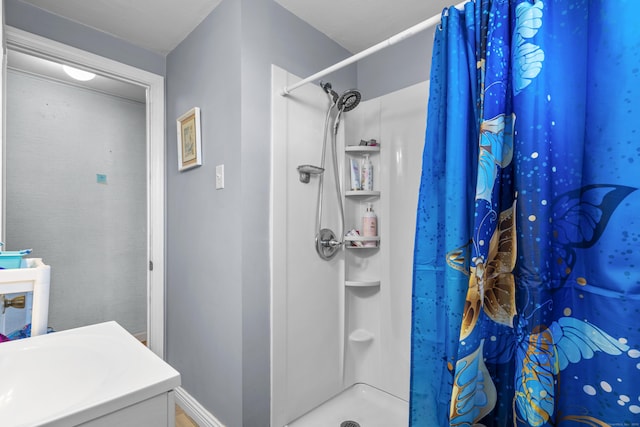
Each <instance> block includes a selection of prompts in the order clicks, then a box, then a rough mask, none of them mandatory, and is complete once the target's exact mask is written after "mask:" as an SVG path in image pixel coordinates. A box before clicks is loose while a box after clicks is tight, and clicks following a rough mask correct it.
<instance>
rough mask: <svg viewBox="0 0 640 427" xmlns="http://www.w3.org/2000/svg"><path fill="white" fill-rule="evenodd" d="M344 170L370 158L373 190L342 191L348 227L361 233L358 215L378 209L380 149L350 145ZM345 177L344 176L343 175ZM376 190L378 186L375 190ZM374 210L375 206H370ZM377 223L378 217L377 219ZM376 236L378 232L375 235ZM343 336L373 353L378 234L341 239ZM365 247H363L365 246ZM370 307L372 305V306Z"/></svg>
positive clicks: (376, 299)
mask: <svg viewBox="0 0 640 427" xmlns="http://www.w3.org/2000/svg"><path fill="white" fill-rule="evenodd" d="M344 151H345V168H346V170H350V167H351V161H352V160H357V161H358V162H360V161H361V159H362V158H363V157H364V156H365V155H370V156H369V157H370V159H372V163H373V177H374V179H373V189H372V190H352V189H350V188H346V189H345V192H344V197H345V215H346V218H348V221H349V222H350V224H351V227H353V228H356V229H358V230H360V231H361V232H362V230H361V226H362V224H361V221H362V217H361V216H362V212H363V211H364V209H365V207H366V205H367V204H368V203H371V202H373V203H374V204H376V205H378V206H380V203H379V202H380V196H381V192H380V191H379V190H377V189H376V187H377V186H378V185H379V184H378V183H379V181H378V179H379V178H380V175H379V173H380V172H379V171H380V158H379V155H378V154H379V153H380V146H379V145H377V146H362V145H351V146H346V147H345V149H344ZM347 175H348V174H347ZM378 188H379V187H378ZM374 207H375V206H374ZM378 220H379V218H378ZM378 234H380V232H378ZM344 241H345V245H344V247H345V249H346V253H345V262H346V269H345V281H344V292H345V302H346V306H345V308H344V309H345V316H346V318H347V322H346V323H345V325H344V326H345V331H344V333H345V336H346V343H348V346H347V347H348V348H352V346H355V347H356V348H357V350H354V349H353V348H352V350H351V351H356V352H359V353H358V354H360V353H361V352H362V351H374V350H373V347H371V346H372V345H374V344H375V342H376V336H377V335H378V334H379V326H378V325H376V323H375V322H372V317H371V313H372V310H371V308H373V307H374V306H375V304H377V303H376V302H375V301H378V299H379V295H380V289H381V286H382V285H381V282H380V280H379V277H377V276H378V275H379V271H378V266H377V265H376V263H375V262H374V261H372V260H374V259H377V258H378V257H379V256H380V255H379V249H380V235H378V236H371V237H370V236H366V237H365V236H345V237H344ZM365 245H366V246H365ZM372 304H374V305H373V306H372Z"/></svg>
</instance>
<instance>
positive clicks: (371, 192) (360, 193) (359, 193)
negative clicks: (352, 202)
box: [345, 190, 380, 197]
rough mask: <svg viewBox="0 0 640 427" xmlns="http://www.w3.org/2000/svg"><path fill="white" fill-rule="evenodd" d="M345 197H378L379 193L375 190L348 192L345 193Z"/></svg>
mask: <svg viewBox="0 0 640 427" xmlns="http://www.w3.org/2000/svg"><path fill="white" fill-rule="evenodd" d="M345 196H347V197H357V196H376V197H379V196H380V192H379V191H377V190H349V191H347V192H346V193H345Z"/></svg>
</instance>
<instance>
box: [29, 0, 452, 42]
mask: <svg viewBox="0 0 640 427" xmlns="http://www.w3.org/2000/svg"><path fill="white" fill-rule="evenodd" d="M22 1H23V2H24V3H29V4H31V5H33V6H36V7H38V8H41V9H44V10H47V11H49V12H51V13H54V14H56V15H59V16H62V17H65V18H67V19H70V20H73V21H76V22H79V23H82V24H84V25H87V26H89V27H92V28H95V29H98V30H100V31H103V32H106V33H108V34H111V35H113V36H115V37H118V38H121V39H124V40H127V41H129V42H130V43H132V44H134V45H136V46H139V47H142V48H145V49H147V50H151V51H153V52H157V53H160V54H163V55H166V54H167V53H169V52H171V51H172V50H173V49H174V48H175V47H176V46H177V45H178V44H179V43H180V42H181V41H182V40H184V39H185V37H186V36H187V35H188V34H189V33H190V32H191V31H192V30H193V29H194V28H195V27H196V26H198V24H200V22H202V20H203V19H204V18H205V17H206V16H207V15H208V14H209V13H210V12H211V11H212V10H213V9H215V8H216V6H218V4H220V2H221V1H222V0H135V1H132V0H56V1H51V0H22ZM274 1H275V2H276V3H278V4H280V5H281V6H282V7H284V8H285V9H288V10H289V11H290V12H292V13H293V14H294V15H296V16H298V17H299V18H300V19H302V20H303V21H306V22H307V23H309V24H310V25H311V26H313V27H315V28H316V29H318V30H319V31H321V32H322V33H324V34H326V35H327V36H328V37H329V38H331V39H333V40H335V41H336V42H337V43H338V44H340V45H341V46H343V47H344V48H346V49H347V50H349V51H350V52H352V53H356V52H359V51H361V50H364V49H366V48H368V47H370V46H373V45H374V44H376V43H378V42H380V41H383V40H385V39H387V38H389V37H391V36H392V35H394V34H397V33H399V32H400V31H402V30H405V29H406V28H409V27H410V26H412V25H414V24H417V23H418V22H420V21H423V20H425V19H427V18H429V17H431V16H433V15H436V14H439V13H440V12H441V11H442V9H443V8H444V7H446V6H450V5H451V4H452V3H453V1H455V0H274Z"/></svg>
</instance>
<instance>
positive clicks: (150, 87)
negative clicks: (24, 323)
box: [2, 27, 164, 356]
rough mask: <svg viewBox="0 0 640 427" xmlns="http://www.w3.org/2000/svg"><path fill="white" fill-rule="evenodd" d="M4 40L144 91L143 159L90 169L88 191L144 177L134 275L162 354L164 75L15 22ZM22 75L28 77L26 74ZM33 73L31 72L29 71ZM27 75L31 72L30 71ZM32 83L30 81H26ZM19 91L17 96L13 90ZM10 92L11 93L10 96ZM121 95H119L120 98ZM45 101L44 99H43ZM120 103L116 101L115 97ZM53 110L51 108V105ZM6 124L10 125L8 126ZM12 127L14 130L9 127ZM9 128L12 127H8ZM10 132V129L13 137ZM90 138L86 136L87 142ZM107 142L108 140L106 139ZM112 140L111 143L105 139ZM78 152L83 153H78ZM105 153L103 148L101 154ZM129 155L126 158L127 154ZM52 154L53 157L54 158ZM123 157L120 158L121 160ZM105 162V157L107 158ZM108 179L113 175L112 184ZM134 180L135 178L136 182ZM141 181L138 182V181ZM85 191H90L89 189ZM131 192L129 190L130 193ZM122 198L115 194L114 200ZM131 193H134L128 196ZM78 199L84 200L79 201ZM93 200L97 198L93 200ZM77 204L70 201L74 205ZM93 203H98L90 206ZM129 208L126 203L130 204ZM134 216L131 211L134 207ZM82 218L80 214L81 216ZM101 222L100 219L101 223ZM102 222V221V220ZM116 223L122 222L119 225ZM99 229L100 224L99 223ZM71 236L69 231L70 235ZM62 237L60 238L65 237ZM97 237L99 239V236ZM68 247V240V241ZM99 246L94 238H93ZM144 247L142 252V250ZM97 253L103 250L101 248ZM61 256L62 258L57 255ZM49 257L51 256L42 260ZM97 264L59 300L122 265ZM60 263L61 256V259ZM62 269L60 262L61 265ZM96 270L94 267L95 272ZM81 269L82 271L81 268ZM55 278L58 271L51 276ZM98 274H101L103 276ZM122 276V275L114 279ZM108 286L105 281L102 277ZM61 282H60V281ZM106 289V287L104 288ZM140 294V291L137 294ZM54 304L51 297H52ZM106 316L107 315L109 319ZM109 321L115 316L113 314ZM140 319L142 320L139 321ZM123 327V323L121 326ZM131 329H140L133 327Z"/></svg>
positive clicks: (92, 214)
mask: <svg viewBox="0 0 640 427" xmlns="http://www.w3.org/2000/svg"><path fill="white" fill-rule="evenodd" d="M5 36H6V40H7V47H8V50H9V51H10V55H11V54H12V53H15V54H16V56H17V55H28V56H32V57H36V58H41V59H46V60H50V61H53V62H55V63H56V64H68V65H72V66H75V67H77V68H81V69H85V70H89V71H92V72H95V73H96V74H98V75H99V76H101V77H107V78H109V79H111V80H113V81H117V82H120V83H123V84H126V85H130V86H132V87H135V88H136V89H137V90H138V91H139V92H141V93H142V104H141V105H140V107H142V109H141V110H140V109H139V111H138V112H135V105H134V104H135V102H130V104H131V106H133V107H134V108H132V109H131V111H132V113H131V114H134V115H141V117H140V119H141V120H140V123H141V126H142V129H141V130H140V143H141V145H142V147H141V152H139V153H138V157H140V160H139V162H138V163H137V164H136V163H135V162H134V164H132V166H131V168H127V167H126V166H124V165H121V166H123V167H120V169H112V172H113V173H114V175H111V178H110V175H109V173H106V170H103V171H100V170H98V169H97V168H100V166H95V165H94V167H93V169H94V170H92V178H91V179H92V183H91V184H92V187H87V188H90V192H94V193H105V192H107V191H111V190H115V188H112V187H115V184H116V182H115V181H116V180H117V179H118V177H121V176H122V175H123V174H124V172H123V171H126V170H129V171H130V172H132V175H131V176H130V177H129V179H133V180H134V181H136V180H137V181H139V180H142V183H141V185H138V186H137V187H138V188H137V189H132V191H135V192H136V194H137V196H134V197H133V198H134V199H135V198H136V197H138V198H142V199H143V200H142V201H141V202H140V203H139V204H137V205H131V206H133V209H135V210H138V211H140V210H142V213H141V212H138V215H137V217H138V218H142V221H140V220H138V221H137V223H136V224H135V225H134V228H137V229H139V228H143V230H138V231H140V234H139V237H140V239H138V240H141V242H139V243H138V247H137V248H135V245H134V249H135V252H136V253H138V254H139V255H141V259H140V260H138V262H136V264H137V267H136V268H137V270H136V272H135V273H134V275H137V276H138V280H137V283H140V282H142V284H143V286H144V287H145V288H146V289H138V290H137V291H134V293H135V292H137V293H138V294H140V293H142V294H143V295H142V298H143V300H144V301H142V303H141V306H142V309H143V310H144V309H145V308H146V313H144V314H143V316H144V317H145V318H146V322H142V323H146V331H147V334H146V338H147V342H148V345H149V347H150V348H151V349H152V350H153V351H154V352H155V353H156V354H158V355H160V356H163V355H164V354H163V353H164V79H163V78H162V77H161V76H157V75H155V74H152V73H148V72H145V71H142V70H139V69H136V68H134V67H130V66H127V65H124V64H121V63H118V62H116V61H111V60H108V59H105V58H102V57H99V56H97V55H93V54H90V53H87V52H84V51H81V50H78V49H75V48H71V47H69V46H66V45H62V44H59V43H57V42H53V41H51V40H47V39H44V38H41V37H39V36H35V35H33V34H30V33H26V32H23V31H21V30H17V29H14V28H11V27H8V28H7V31H6V34H5ZM12 77H13V76H9V79H8V80H9V82H11V78H12ZM21 77H25V76H24V75H23V76H21ZM31 77H33V76H31ZM27 78H29V76H27ZM27 86H29V85H27ZM10 92H11V88H10V87H8V88H7V91H6V93H7V94H10ZM14 96H15V95H14ZM7 97H8V96H7ZM116 98H117V97H116ZM43 102H46V101H43ZM127 102H128V101H125V102H124V103H122V105H120V106H116V107H115V108H116V109H119V108H120V107H122V106H126V105H127ZM116 103H117V102H116ZM8 108H11V105H8ZM52 111H53V110H52ZM60 120H61V121H63V120H64V123H60V124H59V125H60V127H61V128H63V129H64V128H68V129H69V132H73V129H74V123H73V122H74V121H73V117H66V118H63V117H61V118H60ZM5 129H6V127H5ZM9 130H10V129H9ZM10 131H11V130H10ZM10 135H11V133H8V136H10ZM90 142H91V141H87V143H88V144H89V143H90ZM11 143H12V142H11V141H10V140H9V141H8V142H6V144H11ZM103 144H105V143H104V142H103ZM106 144H107V145H109V144H108V143H106ZM4 148H5V152H6V153H7V154H9V153H10V152H11V150H7V147H6V146H5V147H4ZM110 148H114V147H110V146H107V147H101V149H102V150H107V152H108V150H109V149H110ZM78 154H80V153H78ZM103 155H104V153H103ZM125 158H126V157H125ZM57 160H58V161H57V162H56V163H62V162H61V161H60V159H57ZM7 161H10V160H9V159H8V158H5V159H3V162H4V163H5V172H4V176H3V183H4V184H3V204H4V203H7V202H8V200H7V195H8V194H9V191H8V190H7V187H8V186H11V185H12V184H11V182H8V181H7V170H9V169H10V168H9V167H8V166H9V165H7ZM69 161H70V162H72V163H78V162H79V163H88V162H87V159H86V157H83V156H79V157H78V158H71V159H69ZM53 162H54V159H52V163H53ZM118 162H119V163H121V162H122V158H120V160H119V161H118ZM103 164H104V162H103ZM64 167H65V166H64V164H60V165H59V167H58V171H60V169H61V168H64ZM89 170H91V167H89V169H87V171H89ZM110 179H112V180H114V181H112V182H113V185H112V187H109V186H110V185H111V183H110ZM134 181H131V182H134ZM138 184H140V183H138ZM82 195H84V196H86V190H85V193H83V194H82ZM130 196H131V195H130ZM117 198H118V197H117V196H116V199H117ZM130 198H131V197H130ZM78 202H79V203H80V202H81V200H78ZM94 203H95V202H94ZM3 207H4V209H3V212H2V213H3V220H2V225H3V228H2V237H3V238H6V237H7V236H8V235H9V234H10V233H9V230H8V229H7V227H6V226H7V225H9V223H8V219H9V216H7V215H5V213H6V212H7V205H6V204H5V205H4V206H3ZM73 207H74V206H71V208H73ZM92 208H95V206H92ZM127 209H128V208H127ZM123 215H125V214H123V213H122V212H120V213H116V214H115V216H116V217H118V216H119V217H120V219H121V217H122V216H123ZM132 216H133V212H132ZM40 217H41V218H43V220H44V221H47V216H46V213H45V212H41V213H40ZM81 217H82V215H81ZM108 218H110V216H109V215H108V213H107V214H105V213H102V214H101V213H100V209H97V210H96V209H92V210H90V211H88V212H87V215H86V217H85V218H84V221H85V222H86V223H87V224H91V222H92V221H94V222H96V223H103V222H104V221H105V220H107V219H108ZM111 219H113V220H116V221H117V220H118V218H114V217H113V216H112V217H111ZM97 225H101V224H97ZM102 225H103V224H102ZM116 227H119V225H117V224H116ZM98 228H99V227H98ZM58 231H59V232H60V233H61V234H64V230H58ZM53 236H54V237H52V236H48V239H49V240H52V241H54V240H55V233H53ZM66 237H67V238H68V237H69V236H66ZM73 238H75V239H77V242H78V243H77V245H78V246H82V245H84V244H86V242H87V236H86V235H83V233H78V235H76V236H73V237H72V239H73ZM61 240H62V239H61ZM97 240H99V238H98V239H97ZM53 245H55V242H52V246H53ZM67 246H68V243H67ZM94 246H95V243H94ZM123 246H125V245H122V244H117V243H116V244H115V246H114V247H111V248H108V250H110V251H121V250H123V249H124V248H123ZM66 249H68V248H65V247H60V248H59V250H60V251H61V252H63V251H65V250H66ZM36 250H37V249H36V248H34V253H36ZM140 252H142V254H140ZM97 253H99V252H97ZM56 258H58V257H56ZM62 259H64V258H62ZM126 259H127V256H126V255H125V256H124V257H121V258H120V261H119V262H126V261H123V260H126ZM44 261H45V262H47V260H46V259H45V260H44ZM94 261H95V264H94V266H93V268H91V267H90V268H88V269H87V270H89V271H85V272H84V273H85V277H82V279H79V281H78V283H76V289H73V290H71V291H69V292H68V294H67V295H64V296H60V295H59V296H58V299H59V300H65V301H68V302H69V303H70V305H71V306H73V305H74V300H77V301H81V299H79V298H78V294H79V293H80V292H82V283H80V282H89V281H91V280H92V279H91V274H92V273H97V274H100V275H102V276H104V271H110V269H111V271H114V270H113V269H118V268H119V266H118V265H112V266H109V267H108V268H107V269H106V270H103V272H102V273H99V271H100V270H101V269H102V267H104V266H101V262H103V263H107V260H106V259H103V260H100V259H97V260H94ZM140 261H141V262H142V268H140V267H141V266H140ZM59 262H60V263H62V261H59ZM73 262H74V260H73V259H67V260H65V261H64V264H63V265H68V264H69V263H73ZM61 268H62V267H61ZM55 269H56V265H54V264H52V271H55ZM91 270H93V271H91ZM80 271H81V270H80ZM52 276H53V277H55V275H52ZM100 279H103V278H102V277H101V278H100ZM114 280H115V281H118V279H114ZM95 282H100V280H97V279H96V280H95ZM103 285H104V282H103ZM55 286H56V283H55V279H52V292H55V291H53V288H55ZM61 286H62V285H61ZM104 291H107V292H106V293H105V292H104ZM96 296H97V297H98V298H99V299H101V300H102V301H100V304H98V305H97V306H101V305H102V304H104V307H108V306H109V304H116V305H118V304H125V300H127V299H130V298H133V297H130V296H128V295H127V293H126V292H125V291H121V292H114V293H113V294H111V295H110V294H109V290H105V289H102V292H101V293H100V292H98V293H96ZM139 296H140V295H139ZM52 303H53V300H52ZM105 311H106V313H105V314H104V315H105V316H107V317H109V316H111V315H112V314H110V313H109V310H108V309H107V310H105ZM105 320H107V319H105ZM109 320H111V319H109ZM139 320H140V319H138V323H140V322H139ZM123 326H124V325H123ZM131 332H133V333H135V332H137V331H133V330H132V331H131Z"/></svg>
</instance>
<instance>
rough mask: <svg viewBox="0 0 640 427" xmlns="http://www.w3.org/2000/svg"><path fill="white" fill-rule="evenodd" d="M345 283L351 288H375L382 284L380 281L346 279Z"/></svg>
mask: <svg viewBox="0 0 640 427" xmlns="http://www.w3.org/2000/svg"><path fill="white" fill-rule="evenodd" d="M344 285H345V286H347V287H351V288H375V287H378V286H380V281H379V280H372V281H361V280H345V282H344Z"/></svg>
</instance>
